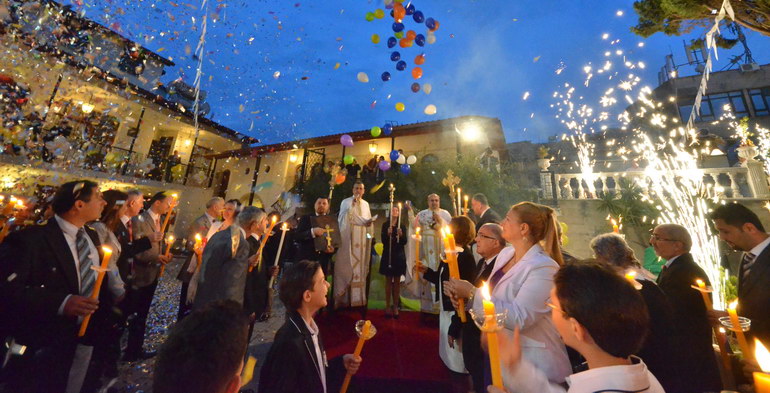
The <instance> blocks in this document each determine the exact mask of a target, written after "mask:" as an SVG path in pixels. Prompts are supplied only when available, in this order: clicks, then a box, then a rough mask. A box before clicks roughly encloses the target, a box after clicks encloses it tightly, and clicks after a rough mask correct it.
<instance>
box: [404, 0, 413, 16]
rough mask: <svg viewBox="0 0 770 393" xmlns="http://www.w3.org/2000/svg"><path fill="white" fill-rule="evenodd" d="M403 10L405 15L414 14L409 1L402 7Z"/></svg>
mask: <svg viewBox="0 0 770 393" xmlns="http://www.w3.org/2000/svg"><path fill="white" fill-rule="evenodd" d="M404 10H405V11H406V14H407V15H412V14H414V4H412V3H409V4H408V5H407V6H406V7H404Z"/></svg>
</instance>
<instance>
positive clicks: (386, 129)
mask: <svg viewBox="0 0 770 393" xmlns="http://www.w3.org/2000/svg"><path fill="white" fill-rule="evenodd" d="M382 132H383V133H385V135H386V136H388V135H390V134H391V133H392V132H393V126H392V125H391V124H390V123H385V125H384V126H382Z"/></svg>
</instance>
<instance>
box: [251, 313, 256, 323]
mask: <svg viewBox="0 0 770 393" xmlns="http://www.w3.org/2000/svg"><path fill="white" fill-rule="evenodd" d="M256 320H257V313H255V312H253V313H251V314H250V315H249V322H254V321H256Z"/></svg>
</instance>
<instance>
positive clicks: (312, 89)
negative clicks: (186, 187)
mask: <svg viewBox="0 0 770 393" xmlns="http://www.w3.org/2000/svg"><path fill="white" fill-rule="evenodd" d="M71 3H72V2H71ZM78 3H80V5H79V6H77V5H76V7H80V9H82V10H84V11H85V13H86V15H87V17H89V18H91V19H95V20H97V21H99V22H100V23H103V24H105V25H107V26H111V27H112V28H113V29H119V30H120V32H121V33H122V34H124V35H125V36H127V37H129V38H131V39H134V40H135V41H137V42H139V43H141V44H143V45H144V46H146V47H148V48H149V49H152V50H155V51H160V52H159V53H160V54H161V55H164V56H166V57H170V58H172V59H173V60H174V61H175V62H176V63H177V66H176V67H169V68H167V75H166V77H165V81H166V82H168V81H171V80H173V79H175V78H178V77H180V76H181V77H183V79H184V80H185V81H186V82H188V83H192V81H193V79H194V76H195V66H196V61H195V60H194V59H193V58H192V57H191V56H189V55H188V52H189V49H192V50H194V48H195V45H196V44H197V42H198V36H199V31H197V29H193V26H199V25H200V20H201V15H202V11H200V10H199V9H198V7H199V5H200V4H199V3H198V1H196V0H174V1H170V0H140V1H137V0H130V1H129V0H79V1H78ZM413 3H414V5H415V6H416V8H417V9H418V10H421V11H423V13H424V14H425V16H426V17H433V18H435V19H436V20H438V21H439V22H440V28H439V30H438V31H437V32H436V38H437V40H436V43H435V44H433V45H427V44H426V46H425V47H423V48H420V47H417V46H416V45H415V46H413V47H411V48H405V49H402V48H398V46H397V47H396V48H394V49H388V48H387V46H386V45H385V41H386V40H387V37H389V36H390V35H392V30H391V24H392V22H393V20H392V18H390V17H388V16H386V17H385V18H384V19H375V20H374V21H373V22H367V21H366V20H365V18H364V16H365V14H366V12H370V11H374V10H375V9H377V8H384V5H383V2H382V0H377V1H364V0H356V1H354V0H334V1H325V2H320V1H307V2H304V1H302V0H290V1H287V0H280V1H276V0H272V1H266V0H240V1H229V0H219V1H217V0H209V12H210V15H211V16H212V17H214V16H215V17H214V18H213V19H210V20H209V27H208V33H207V36H206V40H207V42H206V53H205V56H204V63H203V72H204V74H205V75H204V82H203V86H202V88H203V89H204V90H207V91H208V98H207V101H208V102H209V103H210V104H211V106H212V115H213V120H215V121H217V122H220V123H221V124H223V125H225V126H228V127H231V128H233V129H235V130H237V131H239V132H242V133H245V134H248V135H251V136H254V137H257V138H259V139H260V140H261V141H262V142H263V143H274V142H280V141H286V140H294V139H303V138H308V137H313V136H319V135H326V134H332V133H339V132H345V131H354V130H360V129H367V128H370V127H372V126H375V125H377V126H381V125H382V124H384V123H385V122H387V121H394V122H398V123H401V124H405V123H413V122H420V121H429V120H437V119H442V118H448V117H455V116H464V115H482V116H489V117H497V118H500V119H501V120H502V123H503V128H504V130H505V134H506V138H507V140H508V142H513V141H521V140H533V141H544V140H545V139H546V138H547V137H548V136H550V135H558V134H562V133H564V132H566V131H567V130H566V129H565V128H564V126H562V125H561V124H560V122H559V121H558V120H557V119H555V118H554V116H555V114H556V112H555V110H554V109H553V108H551V104H552V103H554V98H553V97H552V93H553V92H554V91H555V90H556V89H558V88H559V87H560V86H563V84H564V83H571V84H573V85H575V84H577V85H580V84H581V83H582V81H583V80H584V78H585V75H584V73H583V70H582V69H583V67H584V66H585V65H587V64H589V63H593V64H597V63H599V62H603V61H604V52H605V51H606V50H608V49H610V41H611V40H615V39H619V40H620V42H619V43H617V44H615V46H612V50H613V51H614V50H616V49H618V48H622V49H623V50H624V56H627V57H628V58H629V59H632V60H633V61H643V62H645V63H646V65H647V67H646V69H645V70H644V72H642V73H641V74H640V75H641V76H642V78H643V82H642V83H643V84H646V85H649V86H651V87H655V86H656V85H657V72H658V70H659V69H660V67H661V66H663V64H664V56H665V55H667V54H669V53H671V52H673V53H674V57H675V60H676V61H677V63H683V62H684V60H685V54H684V51H683V49H682V40H683V39H687V40H689V39H690V38H695V37H697V36H698V35H699V34H702V33H703V32H702V31H695V32H694V33H693V34H692V35H691V36H688V37H667V36H664V35H662V34H657V35H655V36H653V37H651V38H650V39H646V40H643V39H642V38H640V37H638V36H635V35H633V34H632V33H631V32H630V31H629V27H630V26H633V25H634V24H635V23H636V15H635V13H634V11H633V8H632V4H633V1H627V0H622V1H621V0H613V1H585V0H583V1H555V0H542V1H539V2H531V1H526V2H525V1H501V0H477V1H472V0H441V1H438V0H415V1H414V2H413ZM618 11H622V15H618ZM388 12H389V11H388ZM193 18H195V23H193ZM405 25H406V29H407V30H408V29H414V30H415V31H416V32H417V33H425V30H426V28H425V26H424V25H418V24H417V23H415V22H414V21H413V20H412V19H411V17H407V18H406V19H405ZM604 33H608V34H609V35H610V39H609V40H603V39H602V35H603V34H604ZM745 33H746V36H747V39H748V43H749V46H750V47H751V49H752V51H753V53H754V58H755V59H756V61H757V62H759V63H760V64H764V63H767V62H768V61H769V59H768V58H767V55H766V54H767V53H770V37H764V36H761V35H759V34H756V33H753V32H749V31H745ZM372 34H379V35H380V37H381V42H380V43H379V44H377V45H375V44H373V43H372V42H371V36H372ZM639 42H643V43H644V46H643V47H639V46H638V43H639ZM393 50H398V51H399V52H401V54H402V58H403V59H404V60H406V61H407V62H408V67H407V70H406V71H403V72H399V71H397V70H396V69H395V63H394V62H392V61H391V60H390V54H391V52H392V51H393ZM419 53H425V56H426V61H425V64H424V65H423V66H422V68H423V70H424V76H423V77H422V78H421V79H420V80H419V81H417V82H419V83H421V84H423V83H430V84H431V85H432V91H431V94H430V95H426V94H424V93H423V92H422V91H421V92H419V93H413V92H412V91H411V90H410V86H411V84H412V83H413V82H414V80H413V78H412V77H411V75H410V73H409V70H411V69H412V67H413V66H414V64H413V60H414V58H415V56H416V55H417V54H419ZM739 53H741V51H740V50H738V49H733V50H731V51H726V50H721V51H720V56H719V59H720V61H719V62H717V64H716V66H715V70H718V69H720V68H722V66H723V65H724V64H726V61H727V60H728V59H729V58H730V56H731V55H734V54H739ZM621 57H622V56H621ZM616 58H620V57H616ZM336 63H340V67H339V68H338V69H335V64H336ZM557 69H563V71H562V72H561V73H560V74H558V75H557V74H556V70H557ZM383 71H388V72H390V73H391V75H392V76H393V77H392V79H391V80H390V81H388V82H382V81H381V79H380V75H381V73H382V72H383ZM682 71H683V73H685V74H687V73H692V67H685V68H684V69H682ZM276 72H280V76H277V78H276V77H275V76H276ZM359 72H365V73H366V74H367V75H368V77H369V82H368V83H360V82H358V81H357V80H356V76H357V74H358V73H359ZM607 86H608V84H603V83H602V80H601V79H598V78H597V79H596V80H595V81H594V82H593V83H592V84H591V86H590V87H589V88H587V89H585V90H586V92H587V94H588V95H591V94H599V92H602V91H604V90H605V89H606V87H607ZM527 92H529V96H528V98H527V99H526V100H524V99H523V97H524V95H525V93H527ZM375 102H376V103H375ZM397 102H403V103H404V104H405V106H406V110H405V111H403V112H397V111H396V110H395V108H394V107H395V104H396V103H397ZM589 102H590V100H589ZM429 104H433V105H435V106H436V107H437V109H438V112H437V114H436V115H433V116H428V115H425V114H424V113H423V110H424V108H425V107H426V106H427V105H429Z"/></svg>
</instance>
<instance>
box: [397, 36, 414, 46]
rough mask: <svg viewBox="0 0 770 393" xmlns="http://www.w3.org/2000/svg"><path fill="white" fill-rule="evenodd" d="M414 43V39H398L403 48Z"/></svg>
mask: <svg viewBox="0 0 770 393" xmlns="http://www.w3.org/2000/svg"><path fill="white" fill-rule="evenodd" d="M412 44H414V41H412V40H410V39H408V38H406V37H405V38H402V39H401V40H400V41H398V45H399V46H400V47H402V48H409V47H410V46H412Z"/></svg>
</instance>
